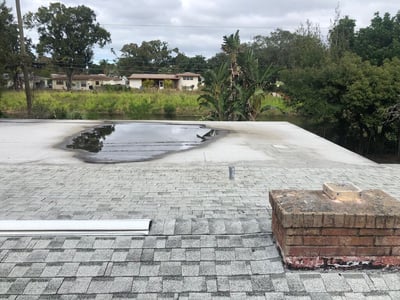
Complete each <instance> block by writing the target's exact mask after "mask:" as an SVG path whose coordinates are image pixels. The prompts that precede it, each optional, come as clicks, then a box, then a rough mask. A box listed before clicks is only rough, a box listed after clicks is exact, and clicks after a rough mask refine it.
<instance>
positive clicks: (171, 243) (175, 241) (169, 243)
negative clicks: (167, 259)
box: [165, 236, 182, 248]
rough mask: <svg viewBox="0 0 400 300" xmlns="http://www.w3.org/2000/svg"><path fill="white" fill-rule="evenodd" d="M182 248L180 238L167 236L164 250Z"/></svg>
mask: <svg viewBox="0 0 400 300" xmlns="http://www.w3.org/2000/svg"><path fill="white" fill-rule="evenodd" d="M181 246H182V238H181V237H180V236H169V237H168V238H167V240H166V242H165V247H166V248H180V247H181Z"/></svg>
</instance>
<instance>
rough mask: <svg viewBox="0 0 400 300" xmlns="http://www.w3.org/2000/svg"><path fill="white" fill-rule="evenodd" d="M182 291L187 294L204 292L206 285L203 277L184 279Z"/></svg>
mask: <svg viewBox="0 0 400 300" xmlns="http://www.w3.org/2000/svg"><path fill="white" fill-rule="evenodd" d="M183 291H187V292H206V291H207V285H206V280H205V277H184V278H183Z"/></svg>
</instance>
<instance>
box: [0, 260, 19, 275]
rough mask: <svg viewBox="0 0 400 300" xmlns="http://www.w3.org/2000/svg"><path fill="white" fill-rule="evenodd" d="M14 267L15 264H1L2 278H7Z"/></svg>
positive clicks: (0, 272)
mask: <svg viewBox="0 0 400 300" xmlns="http://www.w3.org/2000/svg"><path fill="white" fill-rule="evenodd" d="M14 266H15V264H14V263H0V278H4V277H7V276H8V274H10V272H11V270H12V269H13V268H14Z"/></svg>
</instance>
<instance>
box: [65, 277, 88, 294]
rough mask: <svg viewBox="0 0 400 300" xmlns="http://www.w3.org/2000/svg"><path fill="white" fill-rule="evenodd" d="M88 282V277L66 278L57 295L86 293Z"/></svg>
mask: <svg viewBox="0 0 400 300" xmlns="http://www.w3.org/2000/svg"><path fill="white" fill-rule="evenodd" d="M90 282H91V278H90V277H68V278H65V279H64V281H63V282H62V284H61V286H60V288H59V290H58V293H59V294H83V293H86V291H87V289H88V287H89V284H90Z"/></svg>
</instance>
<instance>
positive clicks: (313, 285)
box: [286, 274, 326, 293]
mask: <svg viewBox="0 0 400 300" xmlns="http://www.w3.org/2000/svg"><path fill="white" fill-rule="evenodd" d="M286 278H287V280H288V284H289V288H290V285H291V284H292V282H294V281H295V280H296V276H293V275H292V276H291V277H288V276H287V277H286ZM300 280H301V282H302V283H303V285H304V288H305V289H306V291H307V292H308V293H325V292H326V289H325V285H324V283H323V281H322V278H321V275H320V274H307V275H303V274H301V275H300ZM298 286H300V284H298V285H297V286H296V287H295V290H296V291H298Z"/></svg>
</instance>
